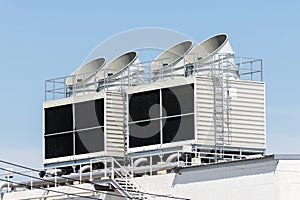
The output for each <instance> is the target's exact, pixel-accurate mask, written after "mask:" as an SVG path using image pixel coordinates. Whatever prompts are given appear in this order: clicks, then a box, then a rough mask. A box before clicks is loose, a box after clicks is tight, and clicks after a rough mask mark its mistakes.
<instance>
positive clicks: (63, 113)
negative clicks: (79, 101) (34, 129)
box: [45, 104, 73, 135]
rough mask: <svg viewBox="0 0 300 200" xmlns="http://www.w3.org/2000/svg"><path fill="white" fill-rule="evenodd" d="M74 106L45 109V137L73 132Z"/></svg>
mask: <svg viewBox="0 0 300 200" xmlns="http://www.w3.org/2000/svg"><path fill="white" fill-rule="evenodd" d="M72 113H73V111H72V105H71V104H69V105H63V106H57V107H53V108H45V135H47V134H51V133H59V132H65V131H72V130H73V114H72Z"/></svg>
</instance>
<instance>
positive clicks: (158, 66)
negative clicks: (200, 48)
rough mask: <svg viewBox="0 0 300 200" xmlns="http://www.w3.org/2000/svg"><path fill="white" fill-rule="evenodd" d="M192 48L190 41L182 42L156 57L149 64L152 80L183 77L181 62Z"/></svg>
mask: <svg viewBox="0 0 300 200" xmlns="http://www.w3.org/2000/svg"><path fill="white" fill-rule="evenodd" d="M192 46H193V42H192V41H189V40H188V41H184V42H181V43H178V44H176V45H174V46H172V47H170V48H169V49H168V50H166V51H164V52H162V53H161V54H160V55H159V56H157V57H156V59H155V61H153V62H152V63H151V69H152V72H153V76H154V77H153V80H154V81H157V80H159V79H166V78H175V77H178V76H179V77H182V76H184V69H183V68H184V64H183V63H184V62H181V61H182V59H183V58H184V56H185V55H186V54H187V53H188V52H189V51H190V50H191V49H192Z"/></svg>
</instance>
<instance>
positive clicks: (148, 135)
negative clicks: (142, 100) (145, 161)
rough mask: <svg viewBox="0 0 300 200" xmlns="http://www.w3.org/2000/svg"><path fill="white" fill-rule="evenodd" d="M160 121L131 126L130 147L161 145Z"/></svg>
mask: <svg viewBox="0 0 300 200" xmlns="http://www.w3.org/2000/svg"><path fill="white" fill-rule="evenodd" d="M159 123H160V122H159V120H155V121H148V122H140V123H135V124H129V147H141V146H147V145H153V144H160V128H159V127H160V126H159Z"/></svg>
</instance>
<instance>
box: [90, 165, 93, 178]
mask: <svg viewBox="0 0 300 200" xmlns="http://www.w3.org/2000/svg"><path fill="white" fill-rule="evenodd" d="M90 181H93V161H92V160H91V161H90Z"/></svg>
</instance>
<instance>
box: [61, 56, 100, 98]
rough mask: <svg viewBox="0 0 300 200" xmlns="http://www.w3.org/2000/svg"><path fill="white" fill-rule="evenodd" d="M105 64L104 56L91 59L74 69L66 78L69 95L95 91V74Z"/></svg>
mask: <svg viewBox="0 0 300 200" xmlns="http://www.w3.org/2000/svg"><path fill="white" fill-rule="evenodd" d="M104 65H105V58H103V57H100V58H97V59H95V60H92V61H90V62H88V63H86V64H84V65H82V66H80V67H79V68H78V69H76V70H75V71H74V72H73V73H72V74H71V75H70V76H69V77H68V78H67V80H66V85H67V87H68V89H69V94H70V95H75V94H84V93H88V92H92V91H96V84H95V74H96V72H97V71H98V70H100V69H101V68H103V67H104Z"/></svg>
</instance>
